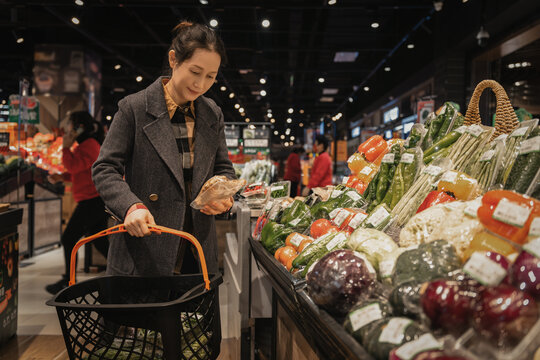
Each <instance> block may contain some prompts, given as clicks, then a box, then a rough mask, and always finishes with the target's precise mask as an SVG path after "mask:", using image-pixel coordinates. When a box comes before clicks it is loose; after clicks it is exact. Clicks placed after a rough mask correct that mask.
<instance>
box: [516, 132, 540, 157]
mask: <svg viewBox="0 0 540 360" xmlns="http://www.w3.org/2000/svg"><path fill="white" fill-rule="evenodd" d="M538 151H540V136H535V137H533V138H531V139H527V140H525V141H524V142H522V143H521V147H520V148H519V154H520V155H523V154H528V153H532V152H538Z"/></svg>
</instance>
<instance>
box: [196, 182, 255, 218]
mask: <svg viewBox="0 0 540 360" xmlns="http://www.w3.org/2000/svg"><path fill="white" fill-rule="evenodd" d="M245 185H246V180H244V179H237V180H229V179H227V178H226V177H225V176H214V177H212V178H210V179H209V180H208V181H207V182H205V183H204V185H203V187H202V188H201V191H200V192H199V195H197V197H196V198H195V200H193V201H192V202H191V207H192V208H194V209H197V210H200V209H202V208H203V207H205V206H206V205H207V204H209V203H211V202H212V201H217V200H224V199H228V198H230V197H231V196H233V195H234V194H236V192H237V191H238V190H240V189H241V188H242V187H244V186H245Z"/></svg>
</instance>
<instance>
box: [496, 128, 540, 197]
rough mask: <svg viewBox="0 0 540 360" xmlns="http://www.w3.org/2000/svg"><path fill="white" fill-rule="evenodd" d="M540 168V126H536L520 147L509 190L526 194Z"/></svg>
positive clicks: (507, 185)
mask: <svg viewBox="0 0 540 360" xmlns="http://www.w3.org/2000/svg"><path fill="white" fill-rule="evenodd" d="M539 168H540V127H536V128H534V130H533V131H532V132H531V134H530V135H529V137H528V138H527V140H525V141H523V143H522V144H521V146H520V148H519V155H518V156H517V158H516V161H515V162H514V165H513V166H512V169H511V171H510V174H509V176H508V179H507V181H506V184H505V186H504V188H505V189H507V190H514V191H517V192H519V193H521V194H525V192H526V191H527V189H528V188H529V186H530V185H531V183H532V182H533V179H534V178H535V176H536V172H537V171H538V169H539Z"/></svg>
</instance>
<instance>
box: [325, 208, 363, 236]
mask: <svg viewBox="0 0 540 360" xmlns="http://www.w3.org/2000/svg"><path fill="white" fill-rule="evenodd" d="M367 216H368V214H367V213H366V212H365V211H364V210H362V209H359V208H344V209H343V208H342V209H336V210H334V211H332V212H331V213H330V220H331V221H332V224H333V225H334V226H336V227H338V228H339V231H345V232H347V233H352V232H353V231H354V230H356V229H358V228H359V227H360V225H362V223H363V222H364V220H365V218H366V217H367Z"/></svg>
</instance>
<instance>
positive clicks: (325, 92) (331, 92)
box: [322, 88, 339, 95]
mask: <svg viewBox="0 0 540 360" xmlns="http://www.w3.org/2000/svg"><path fill="white" fill-rule="evenodd" d="M338 92H339V89H335V88H324V89H323V90H322V93H323V95H335V94H337V93H338Z"/></svg>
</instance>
